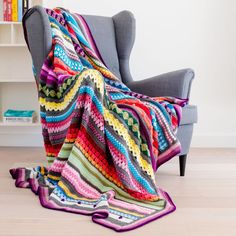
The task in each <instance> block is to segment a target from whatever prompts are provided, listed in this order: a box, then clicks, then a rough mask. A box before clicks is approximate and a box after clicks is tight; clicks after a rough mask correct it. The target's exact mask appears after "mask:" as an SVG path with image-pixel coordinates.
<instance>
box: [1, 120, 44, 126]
mask: <svg viewBox="0 0 236 236" xmlns="http://www.w3.org/2000/svg"><path fill="white" fill-rule="evenodd" d="M0 126H4V127H8V126H9V127H17V126H21V127H22V126H23V127H40V126H41V123H39V122H35V123H20V122H14V123H6V122H3V121H0Z"/></svg>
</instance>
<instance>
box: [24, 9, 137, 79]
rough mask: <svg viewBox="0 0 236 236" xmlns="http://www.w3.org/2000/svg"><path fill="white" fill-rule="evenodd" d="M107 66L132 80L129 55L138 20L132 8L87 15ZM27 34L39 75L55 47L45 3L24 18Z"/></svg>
mask: <svg viewBox="0 0 236 236" xmlns="http://www.w3.org/2000/svg"><path fill="white" fill-rule="evenodd" d="M83 17H84V18H85V20H86V22H87V24H88V26H89V28H90V30H91V33H92V35H93V37H94V40H95V42H96V45H97V47H98V49H99V51H100V54H101V56H102V58H103V60H104V62H105V64H106V65H107V67H108V68H109V69H110V70H111V71H112V72H113V73H114V74H115V75H116V76H117V77H118V78H120V79H121V80H122V81H123V82H124V83H127V82H130V81H132V77H131V75H130V70H129V58H130V53H131V50H132V47H133V44H134V39H135V19H134V17H133V14H132V13H131V12H129V11H122V12H120V13H118V14H116V15H115V16H113V17H104V16H92V15H83ZM23 27H24V35H25V39H26V42H27V45H28V47H29V50H30V53H31V56H32V60H33V63H34V66H35V70H36V77H37V78H38V77H39V73H40V70H41V67H42V64H43V62H44V60H45V58H46V56H47V55H48V53H49V51H50V49H51V43H52V36H51V28H50V24H49V20H48V16H47V14H46V12H45V9H44V8H42V7H41V6H35V7H33V8H31V9H30V10H29V11H28V12H27V14H25V16H24V18H23Z"/></svg>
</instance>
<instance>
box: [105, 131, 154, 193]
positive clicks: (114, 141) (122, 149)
mask: <svg viewBox="0 0 236 236" xmlns="http://www.w3.org/2000/svg"><path fill="white" fill-rule="evenodd" d="M105 134H106V136H107V138H108V139H109V140H110V142H111V143H112V144H113V145H114V146H115V147H116V148H117V149H118V150H119V151H120V152H121V153H122V154H123V155H124V156H125V157H126V160H127V161H128V167H129V169H130V171H131V173H132V174H133V175H134V176H135V178H136V179H137V181H138V182H139V183H140V184H141V185H142V186H144V188H145V189H147V191H148V192H149V193H151V194H156V191H155V190H154V189H153V188H152V187H151V186H150V184H149V183H148V181H146V180H145V179H144V178H143V177H142V176H141V175H140V174H139V172H138V171H137V170H136V168H135V167H134V165H133V163H132V162H131V161H130V159H129V155H128V152H127V150H126V148H125V147H124V146H123V145H122V144H121V143H120V142H119V141H118V140H117V139H116V138H115V137H114V136H113V135H112V134H111V133H110V132H109V131H108V130H107V129H106V128H105Z"/></svg>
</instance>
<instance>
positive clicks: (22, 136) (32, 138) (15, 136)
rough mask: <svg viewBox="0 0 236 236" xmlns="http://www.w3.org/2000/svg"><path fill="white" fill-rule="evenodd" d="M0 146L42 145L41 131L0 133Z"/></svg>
mask: <svg viewBox="0 0 236 236" xmlns="http://www.w3.org/2000/svg"><path fill="white" fill-rule="evenodd" d="M0 146H8V147H13V146H14V147H43V138H42V134H41V132H25V133H19V132H17V133H14V132H11V133H6V132H5V133H0Z"/></svg>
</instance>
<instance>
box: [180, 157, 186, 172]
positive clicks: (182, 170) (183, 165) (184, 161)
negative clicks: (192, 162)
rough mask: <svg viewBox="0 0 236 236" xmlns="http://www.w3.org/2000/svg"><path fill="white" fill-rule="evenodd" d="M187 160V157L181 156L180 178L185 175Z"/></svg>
mask: <svg viewBox="0 0 236 236" xmlns="http://www.w3.org/2000/svg"><path fill="white" fill-rule="evenodd" d="M186 159H187V155H181V156H179V171H180V176H184V175H185V166H186Z"/></svg>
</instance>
